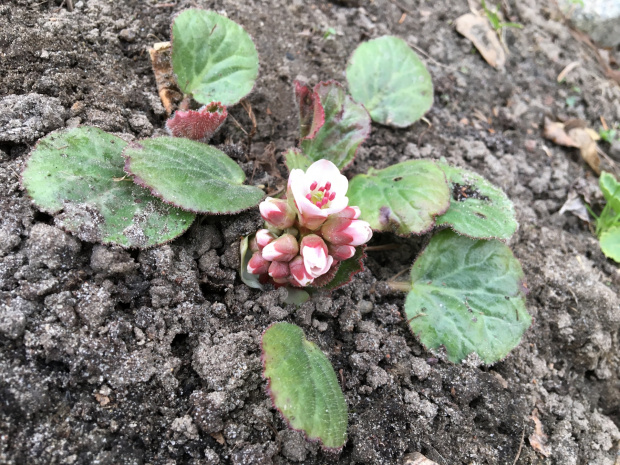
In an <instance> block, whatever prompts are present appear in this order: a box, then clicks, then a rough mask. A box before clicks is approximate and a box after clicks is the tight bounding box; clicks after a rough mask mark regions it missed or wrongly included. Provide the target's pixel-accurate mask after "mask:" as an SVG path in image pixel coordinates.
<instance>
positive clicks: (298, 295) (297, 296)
mask: <svg viewBox="0 0 620 465" xmlns="http://www.w3.org/2000/svg"><path fill="white" fill-rule="evenodd" d="M286 292H287V295H286V299H284V303H285V304H291V305H298V306H299V305H301V304H303V303H306V302H307V301H308V300H309V299H310V294H308V293H307V292H306V291H304V290H303V289H297V288H295V287H290V286H288V287H287V288H286Z"/></svg>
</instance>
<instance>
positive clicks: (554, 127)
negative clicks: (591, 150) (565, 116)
mask: <svg viewBox="0 0 620 465" xmlns="http://www.w3.org/2000/svg"><path fill="white" fill-rule="evenodd" d="M543 136H544V137H545V139H549V140H550V141H551V142H554V143H556V144H558V145H563V146H564V147H579V145H578V144H577V142H575V141H574V140H573V139H571V137H570V136H569V135H568V134H567V133H566V129H565V126H564V123H560V122H556V121H552V120H551V119H550V118H547V117H545V128H544V129H543Z"/></svg>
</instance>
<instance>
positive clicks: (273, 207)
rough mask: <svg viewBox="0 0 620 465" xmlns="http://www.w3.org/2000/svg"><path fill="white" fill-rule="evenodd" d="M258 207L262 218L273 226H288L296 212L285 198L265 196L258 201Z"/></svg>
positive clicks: (280, 227)
mask: <svg viewBox="0 0 620 465" xmlns="http://www.w3.org/2000/svg"><path fill="white" fill-rule="evenodd" d="M258 209H259V210H260V214H261V216H262V217H263V219H264V220H265V221H266V222H267V223H269V224H270V225H272V226H273V227H274V228H278V229H286V228H290V227H291V226H293V223H294V222H295V218H296V213H295V211H294V210H293V209H292V208H291V207H289V205H288V202H287V201H286V200H282V199H274V198H273V197H267V199H265V200H264V201H263V202H261V203H260V205H259V206H258Z"/></svg>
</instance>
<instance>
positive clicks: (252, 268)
mask: <svg viewBox="0 0 620 465" xmlns="http://www.w3.org/2000/svg"><path fill="white" fill-rule="evenodd" d="M248 271H249V272H250V273H252V274H264V273H267V271H269V261H268V260H265V258H264V257H263V256H262V255H261V253H260V252H254V255H252V258H250V261H249V262H248Z"/></svg>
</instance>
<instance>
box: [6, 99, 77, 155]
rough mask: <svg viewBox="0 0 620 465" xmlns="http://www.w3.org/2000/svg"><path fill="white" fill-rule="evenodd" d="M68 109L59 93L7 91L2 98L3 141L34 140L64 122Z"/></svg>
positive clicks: (24, 141)
mask: <svg viewBox="0 0 620 465" xmlns="http://www.w3.org/2000/svg"><path fill="white" fill-rule="evenodd" d="M65 113H66V111H65V108H64V107H63V106H62V104H61V103H60V100H59V99H57V98H56V97H48V96H46V95H41V94H27V95H7V96H6V97H3V98H1V99H0V142H13V143H19V144H26V143H31V142H34V141H35V140H37V139H39V138H40V137H43V136H44V135H45V134H47V133H48V132H50V131H53V130H54V129H58V128H60V127H62V126H64V123H65Z"/></svg>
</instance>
